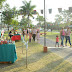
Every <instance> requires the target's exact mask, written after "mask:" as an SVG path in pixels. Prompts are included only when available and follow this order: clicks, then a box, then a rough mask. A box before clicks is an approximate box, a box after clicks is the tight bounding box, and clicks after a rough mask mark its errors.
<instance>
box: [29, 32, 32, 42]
mask: <svg viewBox="0 0 72 72" xmlns="http://www.w3.org/2000/svg"><path fill="white" fill-rule="evenodd" d="M31 38H32V33H31V32H29V42H31Z"/></svg>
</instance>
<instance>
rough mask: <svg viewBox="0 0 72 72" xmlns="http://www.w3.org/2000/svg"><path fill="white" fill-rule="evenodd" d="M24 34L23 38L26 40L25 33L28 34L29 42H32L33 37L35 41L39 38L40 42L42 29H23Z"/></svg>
mask: <svg viewBox="0 0 72 72" xmlns="http://www.w3.org/2000/svg"><path fill="white" fill-rule="evenodd" d="M22 35H23V39H24V40H25V35H26V38H28V36H29V42H31V40H32V38H33V40H34V41H35V40H36V39H37V42H38V43H39V38H40V30H39V29H35V28H33V29H31V28H29V29H27V30H25V29H23V30H22Z"/></svg>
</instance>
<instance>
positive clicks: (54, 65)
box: [35, 59, 72, 72]
mask: <svg viewBox="0 0 72 72" xmlns="http://www.w3.org/2000/svg"><path fill="white" fill-rule="evenodd" d="M63 61H64V60H63V59H59V60H57V61H52V62H51V63H49V64H47V65H46V66H45V67H43V68H41V69H39V70H36V71H35V72H70V71H71V70H72V67H71V66H67V67H66V69H65V68H64V66H65V65H68V63H67V62H65V63H63ZM62 63H63V64H62ZM61 64H62V65H61ZM62 68H64V69H62ZM60 70H61V71H60Z"/></svg>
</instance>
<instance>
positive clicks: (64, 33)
mask: <svg viewBox="0 0 72 72" xmlns="http://www.w3.org/2000/svg"><path fill="white" fill-rule="evenodd" d="M70 34H71V30H70V28H69V27H67V29H66V30H64V28H62V29H61V31H60V39H61V46H63V47H64V38H65V46H67V41H69V44H70V47H71V39H70ZM57 44H58V47H59V37H58V35H57V36H56V44H55V47H56V45H57Z"/></svg>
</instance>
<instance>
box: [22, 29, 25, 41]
mask: <svg viewBox="0 0 72 72" xmlns="http://www.w3.org/2000/svg"><path fill="white" fill-rule="evenodd" d="M22 35H23V39H24V40H25V30H24V29H23V31H22Z"/></svg>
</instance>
